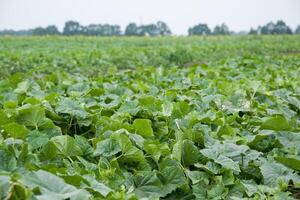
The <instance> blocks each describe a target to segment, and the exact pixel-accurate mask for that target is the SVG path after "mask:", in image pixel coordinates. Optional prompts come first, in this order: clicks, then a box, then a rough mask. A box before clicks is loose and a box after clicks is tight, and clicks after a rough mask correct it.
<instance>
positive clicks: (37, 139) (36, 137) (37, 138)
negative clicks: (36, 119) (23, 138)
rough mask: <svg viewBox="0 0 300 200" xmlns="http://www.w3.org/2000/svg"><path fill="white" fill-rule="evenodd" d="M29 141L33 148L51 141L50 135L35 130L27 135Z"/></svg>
mask: <svg viewBox="0 0 300 200" xmlns="http://www.w3.org/2000/svg"><path fill="white" fill-rule="evenodd" d="M27 141H28V143H29V144H30V146H31V147H32V149H38V148H40V147H42V146H44V145H45V144H46V143H47V142H48V141H49V137H48V136H47V135H46V134H44V133H41V132H39V131H37V130H34V131H31V132H30V133H29V134H28V135H27Z"/></svg>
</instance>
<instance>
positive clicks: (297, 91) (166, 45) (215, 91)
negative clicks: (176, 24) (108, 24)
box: [0, 35, 300, 200]
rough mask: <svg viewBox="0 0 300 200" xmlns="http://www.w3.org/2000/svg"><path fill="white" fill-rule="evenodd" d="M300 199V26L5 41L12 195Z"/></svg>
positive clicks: (0, 58) (1, 96) (0, 131)
mask: <svg viewBox="0 0 300 200" xmlns="http://www.w3.org/2000/svg"><path fill="white" fill-rule="evenodd" d="M299 198H300V35H298V36H297V35H294V36H284V35H283V36H220V37H219V36H208V37H205V36H201V37H157V38H147V37H140V38H137V37H132V38H129V37H118V38H113V37H103V38H101V37H80V36H78V37H62V36H53V37H1V38H0V199H1V200H2V199H3V200H101V199H109V200H115V199H116V200H123V199H124V200H138V199H142V200H158V199H166V200H167V199H168V200H177V199H178V200H190V199H191V200H192V199H199V200H206V199H214V200H219V199H220V200H221V199H229V200H240V199H255V200H261V199H268V200H289V199H299Z"/></svg>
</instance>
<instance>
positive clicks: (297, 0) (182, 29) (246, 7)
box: [0, 0, 300, 34]
mask: <svg viewBox="0 0 300 200" xmlns="http://www.w3.org/2000/svg"><path fill="white" fill-rule="evenodd" d="M70 19H72V20H76V21H79V22H80V23H81V24H83V25H88V24H90V23H110V24H119V25H121V26H122V29H123V30H124V29H125V26H126V25H127V24H128V23H129V22H136V23H138V24H140V23H143V24H147V23H152V22H156V21H157V20H162V21H165V22H166V23H167V24H168V25H169V26H170V28H171V30H172V31H173V33H175V34H186V33H187V29H188V27H189V26H191V25H195V24H197V23H200V22H201V23H207V24H208V25H209V26H210V27H211V28H212V27H213V26H215V25H216V24H221V23H222V22H225V23H226V24H227V25H228V26H229V28H230V29H231V30H234V31H240V30H249V29H250V27H257V26H258V25H261V24H265V23H267V22H269V21H271V20H273V21H275V20H277V19H283V20H284V21H285V22H287V24H288V25H290V26H291V28H293V29H295V28H296V26H297V25H299V24H300V0H0V29H28V28H33V27H36V26H46V25H49V24H55V25H57V26H58V27H59V29H62V27H63V25H64V22H65V21H67V20H70Z"/></svg>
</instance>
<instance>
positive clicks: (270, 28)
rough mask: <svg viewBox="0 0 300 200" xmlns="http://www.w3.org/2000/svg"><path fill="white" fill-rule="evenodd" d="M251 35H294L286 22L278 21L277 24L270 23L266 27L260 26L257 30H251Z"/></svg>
mask: <svg viewBox="0 0 300 200" xmlns="http://www.w3.org/2000/svg"><path fill="white" fill-rule="evenodd" d="M249 34H263V35H274V34H293V31H292V29H291V28H290V27H289V26H288V25H286V23H285V22H284V21H282V20H278V21H277V22H276V23H273V22H269V23H267V24H265V25H264V26H259V27H258V28H257V29H256V30H255V29H251V30H250V32H249Z"/></svg>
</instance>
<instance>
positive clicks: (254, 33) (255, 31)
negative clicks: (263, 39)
mask: <svg viewBox="0 0 300 200" xmlns="http://www.w3.org/2000/svg"><path fill="white" fill-rule="evenodd" d="M248 34H249V35H257V34H258V30H256V29H254V28H251V29H250V31H249V33H248Z"/></svg>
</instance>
